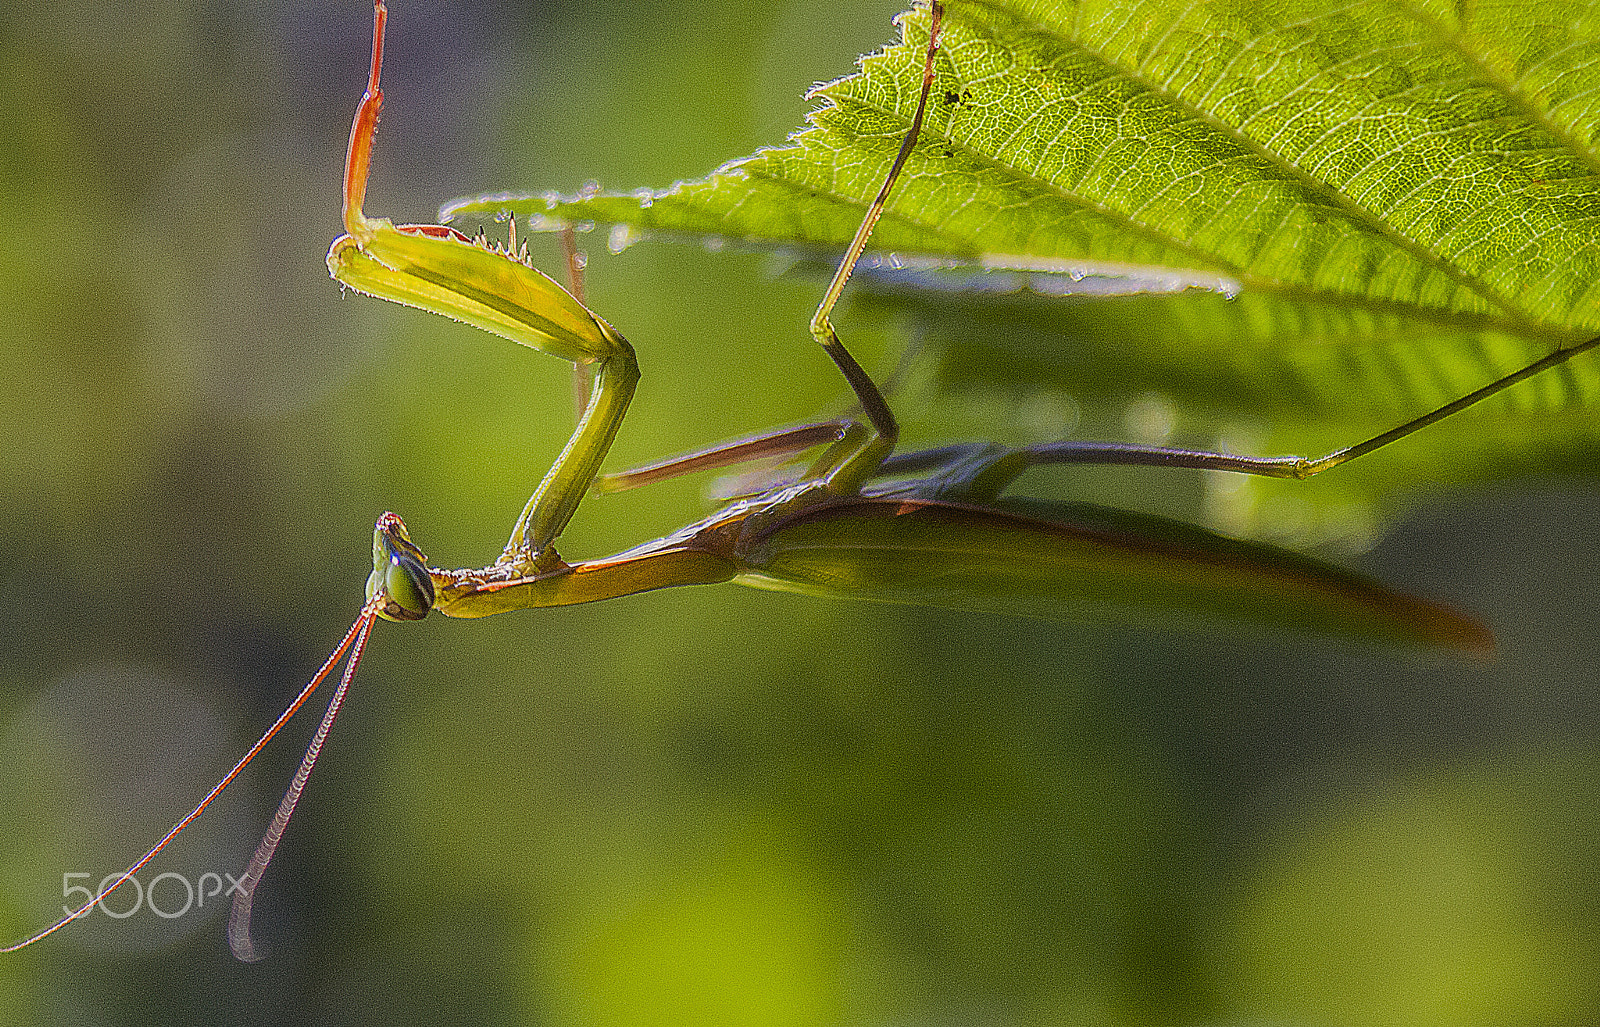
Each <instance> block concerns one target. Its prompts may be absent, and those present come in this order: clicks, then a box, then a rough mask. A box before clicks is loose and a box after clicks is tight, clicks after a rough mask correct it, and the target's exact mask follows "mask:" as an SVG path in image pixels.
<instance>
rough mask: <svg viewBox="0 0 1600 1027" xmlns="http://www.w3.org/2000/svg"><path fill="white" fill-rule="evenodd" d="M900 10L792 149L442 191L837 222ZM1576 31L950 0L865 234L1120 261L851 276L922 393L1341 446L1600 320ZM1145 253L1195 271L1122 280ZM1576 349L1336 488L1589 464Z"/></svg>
mask: <svg viewBox="0 0 1600 1027" xmlns="http://www.w3.org/2000/svg"><path fill="white" fill-rule="evenodd" d="M901 25H902V31H903V38H902V39H901V41H900V42H899V43H898V44H896V45H892V46H890V47H888V48H887V49H885V50H884V51H883V52H881V53H879V54H876V55H873V56H871V57H868V58H865V59H864V60H863V62H862V67H861V70H860V72H859V73H857V74H855V75H851V76H849V77H846V78H843V79H840V80H838V81H836V82H833V83H831V84H829V85H826V86H823V87H820V88H819V89H818V90H816V92H815V93H814V94H813V96H814V97H815V98H817V99H819V100H821V101H822V106H821V107H820V108H819V109H818V110H816V111H814V112H813V113H812V114H811V115H810V117H809V119H808V120H809V124H808V126H807V127H805V128H804V129H802V130H801V131H799V132H797V133H796V134H795V135H794V136H792V137H791V139H790V140H789V142H788V143H787V144H786V145H784V146H782V147H778V148H774V149H769V150H764V151H761V152H759V153H757V154H755V155H754V156H752V157H749V158H746V159H744V160H741V161H735V162H733V163H730V164H728V165H725V166H724V167H723V168H721V169H719V170H718V171H716V172H714V173H713V174H712V175H710V176H709V177H708V178H706V179H704V180H701V181H697V182H689V183H679V184H677V185H675V186H673V187H671V188H670V189H666V190H663V191H660V192H645V193H627V194H622V193H599V194H593V195H584V196H577V197H570V198H565V199H554V200H550V201H546V200H545V199H542V198H541V199H536V200H521V201H518V200H507V199H505V198H503V197H502V198H486V199H485V200H482V201H477V202H474V203H468V204H465V205H455V206H454V207H453V208H452V209H453V210H455V211H457V212H467V211H471V212H477V213H486V212H492V211H498V210H503V209H508V208H509V209H513V210H516V211H518V212H519V213H521V214H524V215H539V216H545V217H555V218H559V219H565V220H568V221H571V220H594V221H600V222H606V223H612V224H625V225H628V226H630V229H632V230H635V231H641V232H658V233H667V234H673V235H682V234H688V235H692V236H703V237H717V238H719V239H726V240H734V241H739V242H743V243H747V244H752V245H786V246H813V247H838V246H842V245H843V244H844V243H845V242H846V241H847V240H848V238H849V236H850V235H851V233H852V232H853V231H854V229H855V227H856V225H857V224H858V223H859V220H860V217H861V212H862V210H863V208H864V205H865V203H866V202H867V201H868V200H869V199H870V197H871V196H872V195H873V194H874V193H875V192H876V190H877V188H878V186H879V184H880V183H881V181H882V180H883V177H884V175H885V173H886V170H887V167H888V164H889V161H890V160H891V159H892V157H893V154H894V151H895V150H896V148H897V147H898V145H899V143H900V140H901V139H902V138H903V137H904V135H905V133H906V131H907V130H908V128H909V124H910V119H911V116H912V113H913V111H914V109H915V106H916V101H917V95H918V87H919V85H920V74H921V62H922V55H923V52H924V50H925V46H926V39H927V27H928V16H927V13H926V12H925V11H920V10H918V11H912V12H909V13H907V14H905V15H903V16H902V18H901ZM1597 58H1600V19H1597V16H1596V15H1595V14H1594V13H1593V12H1591V11H1590V9H1589V7H1588V5H1586V4H1578V3H1572V2H1553V3H1552V2H1543V0H1540V2H1527V0H1503V2H1500V3H1478V4H1472V5H1460V4H1451V3H1442V2H1416V3H1399V2H1394V0H1366V2H1356V3H1347V4H1342V5H1337V6H1335V5H1328V4H1325V3H1316V2H1308V0H1278V2H1270V3H1269V2H1257V0H1231V2H1212V3H1201V4H1188V5H1182V6H1177V5H1170V4H1166V3H1162V2H1136V0H1083V2H1076V3H1073V2H1064V0H950V2H949V3H948V5H947V15H946V20H945V27H944V30H943V35H942V39H941V44H940V50H939V55H938V59H937V65H938V67H937V72H938V78H937V81H936V82H935V84H934V91H933V99H932V101H931V103H930V109H929V113H928V118H927V122H926V124H925V126H924V128H923V132H922V136H921V138H920V140H919V143H918V146H917V149H916V152H915V154H914V155H913V157H912V159H911V161H910V163H909V164H908V165H907V168H906V170H905V172H904V174H903V176H902V178H901V180H900V182H899V183H898V184H897V186H896V188H895V190H894V193H893V195H892V196H891V198H890V203H889V206H888V209H887V212H886V214H885V217H884V219H883V221H882V222H881V223H880V227H879V229H878V233H877V235H876V236H875V239H874V245H875V246H878V247H882V248H886V249H892V250H895V251H897V252H902V253H916V254H937V255H944V256H953V257H956V258H959V259H960V260H961V261H965V262H970V263H972V264H974V265H976V266H979V267H994V266H996V265H1004V266H1007V267H1033V268H1037V269H1040V271H1042V272H1046V273H1048V272H1052V271H1054V272H1057V273H1064V274H1065V275H1066V277H1067V278H1068V279H1069V280H1074V279H1076V278H1078V277H1081V276H1083V275H1085V274H1088V275H1090V276H1097V275H1110V276H1112V277H1115V276H1116V275H1127V274H1128V273H1129V268H1130V266H1131V267H1132V268H1137V269H1143V270H1138V271H1134V272H1133V273H1132V277H1131V278H1129V279H1128V284H1127V287H1126V288H1125V289H1123V290H1122V291H1124V292H1126V293H1129V294H1130V295H1124V296H1118V297H1103V296H1102V297H1098V298H1092V299H1091V298H1083V297H1077V298H1072V297H1068V298H1063V297H1059V296H1051V297H1044V298H1041V297H1039V296H1037V295H1033V294H1032V293H1035V292H1038V291H1039V290H1038V289H1037V288H1033V289H1029V288H1027V287H1024V288H1023V289H1022V290H1021V291H1020V292H1018V293H1016V294H1015V295H1011V296H1000V297H996V296H994V295H993V293H994V291H995V290H993V289H987V290H981V291H980V290H962V289H949V288H945V289H938V290H929V289H925V288H918V287H914V286H908V285H907V284H905V283H903V282H898V283H897V282H896V281H895V279H894V278H893V276H883V277H879V278H873V277H871V276H863V278H864V281H863V283H862V284H861V285H860V286H858V289H864V290H866V291H868V292H876V293H879V294H880V295H881V297H882V298H881V300H880V302H882V303H885V304H888V305H891V306H893V307H894V308H895V309H897V310H898V311H900V312H901V313H903V314H904V315H905V316H906V317H907V318H908V319H909V320H910V321H912V322H913V323H915V324H918V325H920V326H922V328H923V330H924V333H925V334H926V336H927V338H928V340H929V341H931V342H934V343H937V344H938V345H939V349H940V351H941V352H942V353H943V357H942V358H941V361H940V370H939V374H938V378H939V383H940V384H941V386H942V387H944V388H945V389H946V390H947V391H957V392H959V391H961V390H962V389H972V388H976V387H980V386H983V387H990V388H1010V389H1017V388H1018V387H1019V383H1022V384H1023V385H1025V386H1026V387H1028V388H1034V387H1039V386H1040V385H1048V387H1050V388H1056V389H1061V390H1066V391H1067V392H1068V393H1070V394H1071V395H1072V396H1074V397H1075V398H1077V399H1078V400H1080V401H1082V400H1083V399H1085V398H1086V397H1087V398H1094V397H1106V396H1112V395H1117V394H1120V395H1121V396H1123V397H1124V398H1127V397H1131V396H1133V395H1136V394H1139V393H1141V392H1156V393H1159V394H1160V395H1162V396H1163V397H1166V398H1168V399H1170V400H1171V401H1172V402H1173V403H1175V404H1176V405H1177V406H1178V407H1179V408H1180V409H1182V410H1183V412H1184V418H1183V420H1182V425H1181V427H1182V433H1186V434H1188V435H1190V436H1199V437H1200V439H1202V440H1204V439H1205V438H1207V437H1210V438H1213V439H1214V438H1215V437H1216V436H1217V435H1219V434H1226V433H1227V432H1228V431H1229V428H1230V425H1234V424H1236V423H1237V422H1239V421H1241V420H1245V419H1247V420H1250V421H1252V422H1254V423H1255V424H1257V425H1260V424H1261V423H1263V422H1265V423H1266V424H1267V429H1266V431H1265V432H1261V431H1257V432H1256V434H1257V435H1260V436H1262V437H1261V438H1260V440H1259V441H1260V442H1261V444H1262V445H1263V446H1265V447H1267V448H1268V449H1269V451H1270V450H1274V449H1276V448H1277V447H1279V446H1282V447H1284V450H1280V451H1297V452H1318V451H1320V450H1321V449H1331V448H1336V447H1338V446H1341V445H1345V444H1349V443H1351V442H1354V441H1357V440H1359V438H1361V437H1363V433H1364V432H1365V433H1368V434H1370V433H1371V432H1372V431H1375V430H1382V429H1384V428H1387V427H1389V426H1391V425H1392V424H1394V423H1397V421H1398V420H1404V419H1406V418H1407V417H1410V416H1414V415H1415V414H1418V413H1421V412H1423V411H1424V410H1426V409H1428V408H1430V407H1431V406H1434V405H1437V404H1438V403H1441V402H1443V401H1445V400H1448V399H1451V398H1454V397H1455V396H1457V395H1461V394H1463V393H1465V392H1469V391H1471V390H1472V389H1474V388H1477V387H1478V386H1480V385H1483V384H1485V383H1486V382H1487V381H1489V380H1492V379H1493V378H1494V377H1497V376H1498V375H1500V374H1503V373H1506V372H1508V371H1510V370H1512V369H1514V368H1516V367H1518V366H1521V365H1523V364H1525V363H1527V362H1529V361H1531V360H1533V359H1535V358H1537V357H1538V356H1541V355H1542V354H1543V353H1545V352H1548V351H1549V350H1550V349H1551V348H1552V347H1554V346H1555V345H1558V344H1560V343H1563V342H1571V341H1575V340H1578V339H1582V338H1587V337H1589V336H1591V335H1593V334H1594V333H1596V332H1597V331H1600V230H1597V226H1600V220H1597V219H1600V175H1597V172H1600V150H1597V146H1600V143H1597V121H1600V60H1597ZM1150 269H1155V270H1154V271H1152V270H1150ZM1163 275H1165V276H1166V277H1167V279H1169V280H1173V279H1174V277H1175V280H1177V281H1179V282H1185V281H1187V282H1188V284H1190V285H1191V286H1197V287H1193V288H1189V289H1187V290H1184V289H1182V288H1178V289H1172V288H1163V289H1152V288H1150V287H1149V284H1148V283H1149V282H1150V281H1151V280H1152V279H1153V278H1154V279H1159V278H1160V277H1161V276H1163ZM1207 288H1209V290H1210V292H1209V294H1208V292H1207V291H1206V290H1207ZM1045 291H1066V292H1070V291H1073V290H1072V289H1071V288H1067V289H1060V290H1048V289H1047V290H1045ZM1102 291H1105V290H1102ZM1110 291H1116V290H1110ZM1593 365H1594V361H1593V358H1581V359H1580V361H1579V362H1577V363H1575V364H1573V365H1569V366H1567V367H1565V368H1562V369H1559V370H1558V371H1556V372H1550V373H1547V374H1546V375H1543V376H1541V377H1540V378H1539V379H1537V380H1536V381H1534V382H1531V383H1528V384H1526V385H1524V386H1520V387H1519V388H1518V389H1517V390H1513V391H1512V392H1511V393H1508V394H1507V395H1506V396H1505V397H1503V398H1501V399H1499V400H1497V401H1496V402H1494V403H1492V404H1489V405H1488V409H1486V410H1484V411H1474V412H1473V413H1472V414H1471V415H1470V416H1469V415H1463V416H1461V417H1459V418H1457V419H1456V420H1457V421H1459V422H1460V423H1459V424H1456V423H1452V424H1449V425H1447V426H1443V427H1440V428H1437V429H1430V431H1429V432H1427V433H1424V436H1425V437H1422V436H1419V437H1418V438H1417V439H1414V440H1407V441H1406V442H1405V443H1404V444H1403V446H1397V447H1393V448H1394V449H1395V450H1399V451H1401V452H1399V453H1397V454H1396V455H1395V456H1394V457H1393V458H1388V457H1386V458H1384V459H1383V460H1380V459H1379V458H1376V457H1373V458H1368V460H1366V461H1362V462H1361V463H1363V464H1381V465H1382V466H1381V467H1380V468H1379V469H1377V470H1370V469H1367V468H1363V470H1361V471H1360V472H1355V471H1351V472H1349V473H1347V472H1345V471H1341V472H1339V473H1340V475H1341V476H1342V477H1343V479H1344V480H1345V482H1347V484H1345V485H1344V486H1342V487H1341V486H1337V485H1336V486H1334V489H1333V492H1332V493H1330V495H1337V494H1338V493H1339V492H1341V491H1342V492H1344V496H1343V498H1342V500H1340V501H1352V500H1362V499H1365V500H1371V499H1372V498H1373V497H1377V496H1387V495H1388V494H1389V492H1391V491H1392V490H1393V488H1394V487H1395V486H1396V485H1397V484H1399V483H1403V482H1407V481H1415V480H1419V479H1422V480H1431V481H1463V480H1472V479H1478V478H1483V477H1487V476H1491V475H1499V474H1505V473H1509V472H1511V471H1513V470H1517V469H1525V468H1528V467H1530V466H1539V467H1549V466H1551V465H1552V464H1554V465H1556V466H1560V467H1562V468H1567V469H1570V468H1574V467H1575V468H1579V469H1586V470H1592V468H1593V467H1594V466H1595V465H1596V461H1595V459H1594V458H1595V455H1596V452H1595V445H1594V443H1595V433H1594V431H1593V428H1592V425H1591V422H1592V418H1590V417H1589V416H1588V415H1587V412H1586V408H1589V407H1591V406H1592V404H1593V401H1594V399H1595V398H1596V396H1597V395H1600V374H1597V372H1596V370H1595V367H1594V366H1593ZM1263 487H1265V488H1275V487H1278V486H1271V485H1266V486H1263ZM1289 487H1290V488H1295V487H1296V486H1289Z"/></svg>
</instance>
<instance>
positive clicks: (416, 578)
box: [367, 513, 433, 621]
mask: <svg viewBox="0 0 1600 1027" xmlns="http://www.w3.org/2000/svg"><path fill="white" fill-rule="evenodd" d="M379 595H381V596H382V597H383V605H382V606H380V607H379V608H378V616H380V617H382V618H383V619H384V620H392V621H408V620H421V619H422V618H424V617H426V616H427V615H428V611H429V610H431V609H433V577H432V575H430V574H429V573H428V564H427V557H425V556H423V555H422V550H420V549H418V548H417V547H416V546H415V545H413V544H412V542H411V537H410V536H409V535H407V534H406V526H405V522H403V521H401V520H400V518H399V517H397V516H396V515H394V514H392V513H386V514H384V515H383V516H382V517H380V518H378V524H377V527H376V528H375V529H374V530H373V533H372V574H371V575H370V576H369V577H368V578H367V599H369V600H371V599H372V598H373V597H374V596H379Z"/></svg>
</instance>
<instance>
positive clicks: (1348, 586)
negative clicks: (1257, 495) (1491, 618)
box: [735, 499, 1494, 652]
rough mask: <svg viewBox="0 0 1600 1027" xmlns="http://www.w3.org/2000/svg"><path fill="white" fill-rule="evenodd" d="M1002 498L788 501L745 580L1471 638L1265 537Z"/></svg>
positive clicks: (1007, 604) (874, 596)
mask: <svg viewBox="0 0 1600 1027" xmlns="http://www.w3.org/2000/svg"><path fill="white" fill-rule="evenodd" d="M1002 502H1003V503H1006V505H1007V506H1009V509H994V508H989V507H972V506H963V505H959V504H952V503H944V502H929V501H921V500H891V499H864V500H859V501H852V502H847V503H840V504H837V505H833V506H828V507H823V508H821V509H817V510H812V511H808V512H805V513H802V514H799V515H797V516H795V517H793V518H791V519H788V520H786V521H783V522H780V523H779V524H777V525H774V526H773V527H771V528H770V529H768V530H766V531H764V532H763V533H762V534H761V536H760V538H758V539H757V540H755V541H754V543H753V544H751V545H749V546H747V547H746V551H745V552H744V553H743V565H744V566H743V568H742V569H741V571H740V572H739V574H738V575H737V577H736V578H735V580H737V581H740V582H742V583H744V584H747V585H752V586H755V587H757V588H767V589H775V590H779V591H787V592H800V593H804V594H808V595H828V596H840V597H846V598H852V599H866V600H872V601H877V602H890V603H915V604H920V605H932V606H946V607H954V608H959V609H979V610H992V611H998V612H1002V613H1010V614H1019V615H1022V616H1028V617H1045V618H1051V619H1070V620H1080V619H1081V620H1107V619H1113V618H1122V617H1130V616H1131V617H1134V618H1138V619H1145V620H1148V619H1150V618H1151V617H1152V616H1155V617H1157V618H1159V619H1166V620H1177V621H1180V622H1188V623H1191V624H1193V623H1196V622H1198V623H1202V624H1204V623H1212V624H1215V623H1218V622H1223V621H1229V620H1231V621H1246V622H1250V623H1255V624H1259V625H1261V626H1263V627H1268V628H1280V627H1281V628H1290V629H1294V630H1297V631H1310V632H1314V633H1319V634H1329V635H1349V636H1358V637H1365V638H1372V639H1380V640H1387V641H1400V642H1404V643H1409V644H1414V645H1426V646H1443V647H1447V648H1454V649H1463V650H1469V651H1475V652H1487V651H1489V650H1490V649H1492V647H1493V644H1494V640H1493V637H1492V635H1491V634H1490V632H1489V630H1488V629H1487V628H1486V627H1485V626H1484V625H1482V624H1481V623H1479V622H1478V621H1476V620H1473V619H1472V618H1470V617H1467V616H1465V615H1463V614H1461V613H1458V612H1456V611H1455V610H1452V609H1450V608H1448V607H1446V606H1442V605H1439V604H1436V603H1431V602H1428V601H1426V600H1422V599H1418V598H1415V597H1413V596H1409V595H1406V594H1404V593H1401V592H1396V591H1393V590H1392V589H1389V588H1388V587H1386V586H1385V585H1383V584H1382V583H1381V582H1379V581H1377V580H1375V579H1372V578H1368V577H1365V576H1363V575H1360V574H1357V573H1354V572H1352V571H1348V570H1345V569H1343V568H1340V567H1337V566H1334V565H1332V564H1328V563H1323V562H1321V561H1319V560H1314V559H1311V558H1310V557H1306V556H1302V555H1300V554H1298V553H1292V552H1289V551H1287V550H1284V549H1279V548H1277V547H1275V546H1269V545H1265V544H1262V543H1256V542H1243V541H1239V540H1237V539H1231V538H1226V537H1224V536H1221V535H1217V534H1215V533H1213V532H1209V531H1206V530H1204V529H1202V528H1197V527H1194V526H1192V525H1188V524H1183V523H1181V522H1178V521H1171V520H1167V519H1165V518H1161V517H1154V516H1150V515H1147V514H1138V513H1130V512H1128V511H1123V510H1112V509H1109V508H1106V507H1100V506H1095V505H1093V504H1088V503H1049V502H1044V501H1039V500H1023V501H1002Z"/></svg>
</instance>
